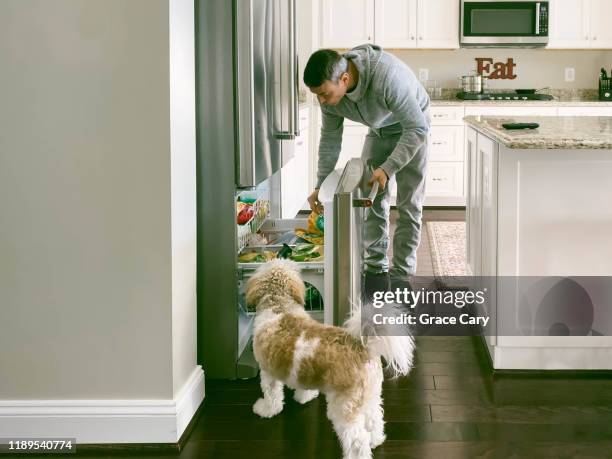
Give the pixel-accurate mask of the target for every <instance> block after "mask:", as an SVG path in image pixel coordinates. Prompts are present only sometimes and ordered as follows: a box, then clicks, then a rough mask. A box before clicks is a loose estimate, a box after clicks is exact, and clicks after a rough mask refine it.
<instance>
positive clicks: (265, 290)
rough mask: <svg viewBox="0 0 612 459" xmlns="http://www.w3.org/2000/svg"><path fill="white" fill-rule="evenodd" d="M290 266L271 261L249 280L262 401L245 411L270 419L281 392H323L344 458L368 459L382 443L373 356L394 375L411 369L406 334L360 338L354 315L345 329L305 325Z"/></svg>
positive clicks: (379, 377)
mask: <svg viewBox="0 0 612 459" xmlns="http://www.w3.org/2000/svg"><path fill="white" fill-rule="evenodd" d="M304 293H305V287H304V283H303V281H302V279H301V278H300V275H299V269H298V266H297V264H296V263H294V262H292V261H288V260H273V261H270V262H268V263H266V264H264V265H263V266H262V267H261V268H259V269H258V270H257V272H256V273H255V275H254V276H253V277H252V278H251V279H249V282H248V284H247V292H246V301H247V304H249V305H254V306H256V316H255V324H254V331H253V350H254V353H255V358H256V360H257V362H258V363H259V366H260V368H261V375H260V376H261V389H262V392H263V397H262V398H260V399H259V400H257V402H256V403H255V405H254V406H253V411H254V412H255V413H256V414H258V415H259V416H261V417H266V418H269V417H272V416H275V415H277V414H279V413H280V412H281V411H282V409H283V396H284V395H283V386H284V385H287V386H288V387H290V388H292V389H295V394H294V399H295V400H296V401H298V402H299V403H307V402H309V401H310V400H312V399H314V398H316V397H317V396H318V395H319V392H323V393H324V394H325V396H326V399H327V415H328V417H329V419H330V420H331V422H332V424H333V426H334V430H335V431H336V434H337V435H338V438H339V439H340V443H341V444H342V450H343V454H344V457H345V458H369V457H371V455H372V452H371V449H372V448H376V447H377V446H378V445H380V444H382V443H383V442H384V440H385V434H384V420H383V408H382V394H381V393H382V381H383V369H382V363H381V356H382V357H384V358H385V360H386V361H387V362H388V363H389V365H390V366H391V367H392V368H393V369H395V371H396V373H397V374H407V373H408V372H409V371H410V368H411V367H412V354H413V348H414V345H413V341H412V338H411V337H410V336H401V337H373V338H368V339H367V340H366V339H363V338H362V337H361V331H360V327H359V322H358V321H359V314H358V313H357V314H353V317H352V318H351V319H350V320H349V323H347V326H346V328H340V327H332V326H329V325H324V324H321V323H319V322H317V321H315V320H314V319H312V318H311V317H310V316H309V315H308V313H307V312H306V311H305V310H304Z"/></svg>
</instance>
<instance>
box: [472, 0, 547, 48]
mask: <svg viewBox="0 0 612 459" xmlns="http://www.w3.org/2000/svg"><path fill="white" fill-rule="evenodd" d="M549 12H550V9H549V2H534V1H525V0H513V1H505V2H497V1H492V0H461V46H473V47H479V46H496V47H535V46H546V44H547V43H548V17H549Z"/></svg>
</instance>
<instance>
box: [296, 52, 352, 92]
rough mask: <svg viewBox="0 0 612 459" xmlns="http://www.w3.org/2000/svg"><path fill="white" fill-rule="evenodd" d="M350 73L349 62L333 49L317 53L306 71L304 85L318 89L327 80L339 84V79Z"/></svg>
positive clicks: (307, 64) (307, 65)
mask: <svg viewBox="0 0 612 459" xmlns="http://www.w3.org/2000/svg"><path fill="white" fill-rule="evenodd" d="M344 72H348V61H347V60H346V58H344V57H342V55H340V54H339V53H338V52H337V51H334V50H333V49H320V50H318V51H315V52H314V53H313V54H312V56H310V59H308V62H307V63H306V68H305V69H304V84H305V85H306V86H308V87H309V88H317V87H319V86H321V85H322V84H323V82H324V81H325V80H330V81H332V82H334V83H338V79H339V78H340V76H341V75H342V74H343V73H344Z"/></svg>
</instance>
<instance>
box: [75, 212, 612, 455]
mask: <svg viewBox="0 0 612 459" xmlns="http://www.w3.org/2000/svg"><path fill="white" fill-rule="evenodd" d="M463 218H464V213H463V212H462V211H459V212H457V211H441V212H435V211H427V212H425V214H424V219H425V220H434V219H438V220H441V219H448V220H462V219H463ZM426 236H427V235H426V233H424V235H423V238H422V244H421V248H420V250H419V265H420V266H421V268H420V271H419V274H420V275H431V272H430V271H431V260H429V261H428V258H427V257H430V255H429V244H428V240H427V237H426ZM428 270H429V271H428ZM484 352H485V351H484V350H483V348H482V347H481V344H480V342H479V341H478V339H477V338H473V337H421V338H418V339H417V351H416V365H415V368H414V370H413V371H412V373H411V374H410V375H409V376H408V377H406V378H400V379H397V380H387V381H386V382H385V383H384V404H385V420H386V432H387V441H386V442H385V443H384V444H383V445H382V446H380V447H379V448H377V449H376V450H375V451H374V457H375V458H418V459H429V458H431V459H439V458H440V459H452V458H477V457H478V458H495V459H497V458H512V459H515V458H529V459H531V458H576V459H578V458H585V459H586V458H612V380H611V379H610V378H609V377H606V376H598V375H591V376H589V377H587V376H581V375H564V376H559V375H552V376H550V375H533V374H523V375H521V374H516V375H510V376H493V375H492V374H491V371H490V369H489V364H488V361H487V358H486V356H485V354H484ZM259 396H260V390H259V385H258V380H257V379H250V380H242V381H214V380H208V381H206V400H205V402H204V405H203V407H202V409H201V414H200V416H199V418H198V419H197V420H196V422H195V424H194V427H193V430H192V432H191V435H190V436H189V438H188V440H187V442H186V443H185V445H184V448H183V449H182V451H181V452H180V453H176V454H168V453H165V454H158V455H153V454H152V453H149V454H139V453H133V454H129V457H143V458H144V457H180V458H181V459H184V458H215V459H217V458H242V457H245V458H290V459H298V458H316V459H324V458H339V457H341V452H340V447H339V445H338V442H337V440H336V438H335V436H334V433H333V430H332V426H331V424H330V422H329V421H328V420H327V417H326V415H325V410H326V407H325V400H324V398H323V397H322V396H321V397H319V398H318V399H316V400H314V401H312V402H310V403H309V404H308V405H306V406H301V405H298V404H297V403H296V402H294V401H293V400H292V398H291V393H290V391H286V396H285V399H286V406H285V409H284V411H283V412H282V413H281V414H280V415H278V416H276V417H275V418H273V419H260V418H258V417H257V416H256V415H255V414H253V412H252V411H251V406H252V404H253V403H254V402H255V400H257V398H258V397H259ZM125 455H128V454H125ZM79 456H80V455H79ZM106 456H110V455H108V454H106ZM116 456H118V455H113V457H116ZM92 457H93V456H92ZM97 457H99V456H97Z"/></svg>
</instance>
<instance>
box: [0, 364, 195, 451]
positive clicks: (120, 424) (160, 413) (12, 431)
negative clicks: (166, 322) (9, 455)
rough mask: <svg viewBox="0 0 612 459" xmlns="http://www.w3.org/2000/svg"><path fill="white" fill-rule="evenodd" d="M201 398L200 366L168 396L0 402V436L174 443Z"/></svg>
mask: <svg viewBox="0 0 612 459" xmlns="http://www.w3.org/2000/svg"><path fill="white" fill-rule="evenodd" d="M203 400H204V371H203V370H202V367H201V366H200V365H198V366H197V367H196V368H195V369H194V371H193V373H192V374H191V376H190V377H189V379H188V380H187V382H186V383H185V384H184V385H183V387H182V389H181V390H180V391H179V392H178V393H177V395H176V397H175V398H174V399H171V400H0V438H33V437H38V438H40V437H45V438H48V437H63V438H76V444H77V450H78V444H79V443H82V444H83V443H86V444H102V443H177V442H178V440H179V438H180V437H181V435H182V434H183V432H184V431H185V428H186V427H187V425H188V424H189V422H190V421H191V419H192V418H193V415H194V414H195V412H196V411H197V409H198V407H199V406H200V404H201V403H202V401H203Z"/></svg>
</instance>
